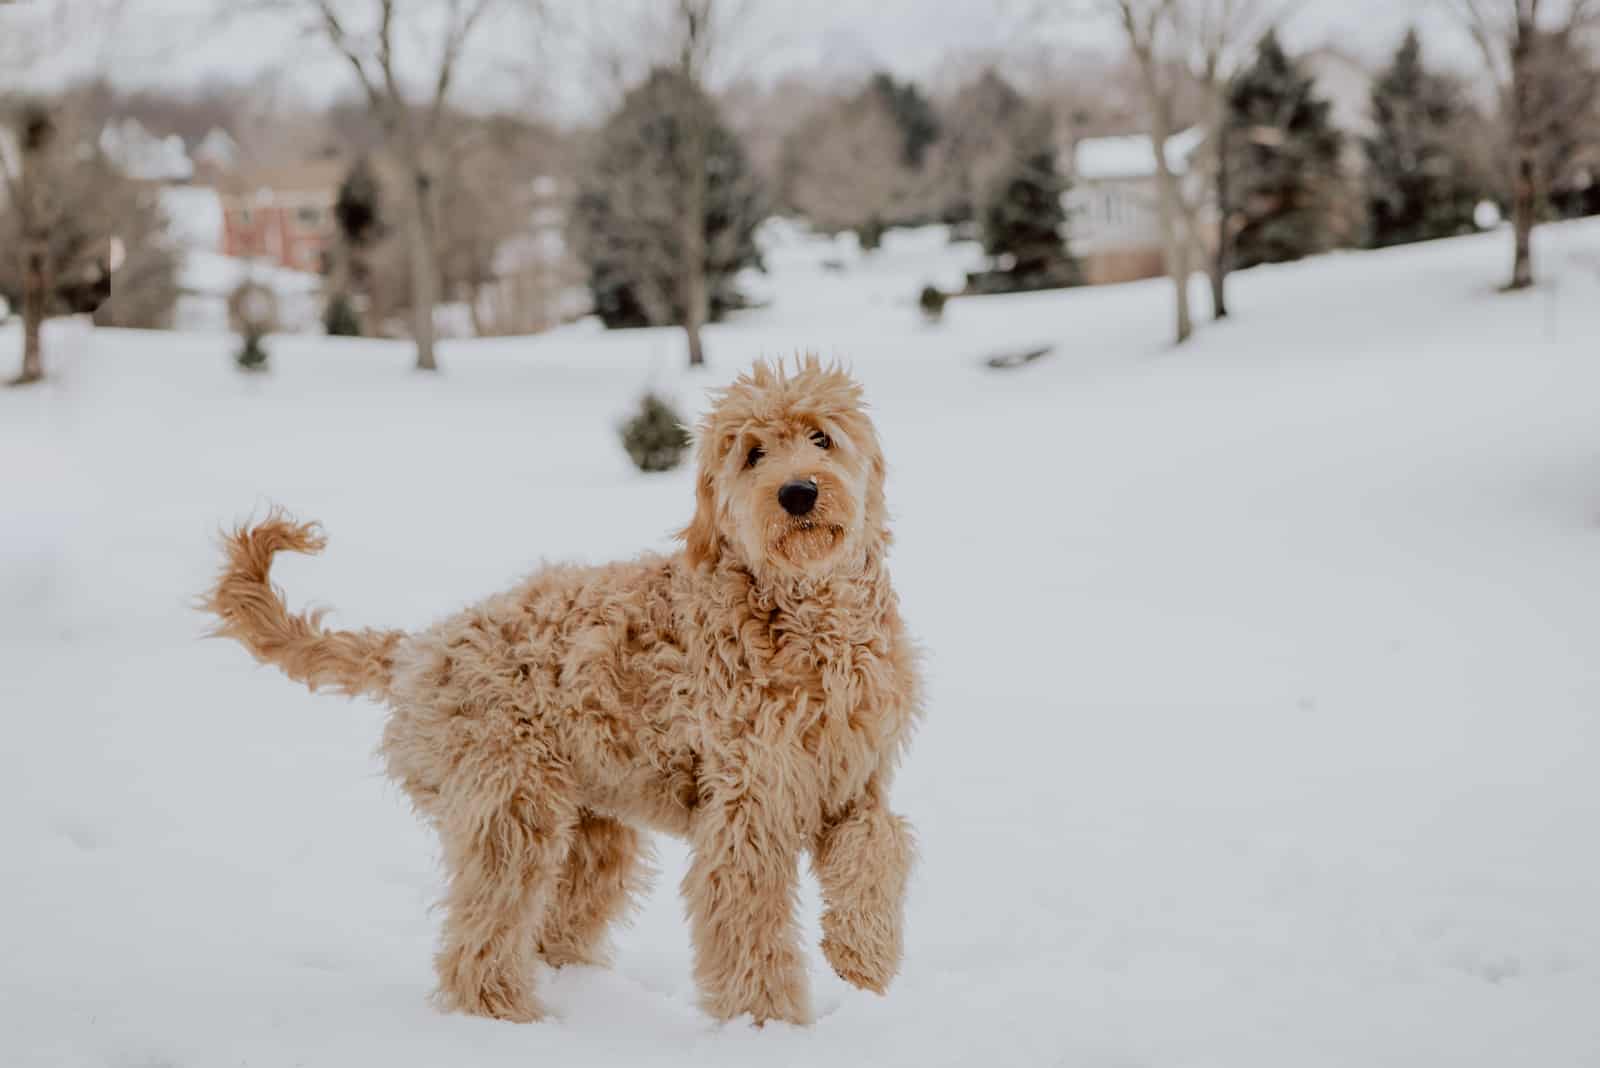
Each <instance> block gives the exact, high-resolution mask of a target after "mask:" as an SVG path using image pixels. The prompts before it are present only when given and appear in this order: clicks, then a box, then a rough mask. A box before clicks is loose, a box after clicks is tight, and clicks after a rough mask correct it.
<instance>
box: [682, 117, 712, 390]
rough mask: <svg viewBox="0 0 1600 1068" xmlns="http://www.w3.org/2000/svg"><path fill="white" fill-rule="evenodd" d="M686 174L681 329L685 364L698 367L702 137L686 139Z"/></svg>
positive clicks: (702, 317) (705, 302)
mask: <svg viewBox="0 0 1600 1068" xmlns="http://www.w3.org/2000/svg"><path fill="white" fill-rule="evenodd" d="M690 121H691V124H692V125H693V126H694V127H695V129H696V132H697V134H703V133H704V128H703V123H702V122H700V121H699V117H698V116H696V117H694V118H693V119H691V120H690ZM687 142H688V143H687V144H686V146H685V147H686V150H687V151H688V153H689V159H688V160H687V161H686V162H687V164H688V167H687V171H688V174H687V178H688V181H687V182H685V189H684V205H683V275H682V277H683V293H682V300H683V332H684V336H685V339H686V340H687V341H688V345H689V366H690V367H701V366H703V365H704V364H705V362H706V354H705V349H704V348H703V347H702V346H701V342H700V332H701V329H702V328H703V327H704V326H705V324H706V320H707V319H708V318H709V317H710V310H711V309H710V307H709V303H710V301H709V297H708V294H707V293H706V184H707V183H706V153H705V138H704V137H703V136H695V137H693V138H689V139H687Z"/></svg>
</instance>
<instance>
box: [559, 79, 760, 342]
mask: <svg viewBox="0 0 1600 1068" xmlns="http://www.w3.org/2000/svg"><path fill="white" fill-rule="evenodd" d="M688 123H696V124H702V125H703V128H704V129H705V130H706V175H707V185H706V211H705V220H706V222H705V266H706V282H707V287H708V289H709V294H710V300H709V303H710V310H711V317H712V319H717V318H719V317H720V316H721V315H722V314H724V313H725V312H727V311H729V310H731V309H733V308H735V307H738V306H739V305H740V304H742V303H743V299H742V297H741V296H740V294H739V292H738V290H737V288H736V287H735V285H734V279H735V276H736V275H737V274H738V272H739V271H741V270H743V269H744V268H746V267H755V268H759V267H760V266H761V255H760V252H759V250H758V249H757V248H756V244H755V229H756V227H757V226H758V225H759V224H760V222H761V220H762V219H763V218H764V217H765V214H766V208H765V203H766V200H765V196H764V194H763V191H762V189H761V187H760V185H759V183H758V182H757V180H756V177H755V174H754V172H753V171H752V169H751V167H750V163H749V160H748V158H747V157H746V155H745V152H744V148H743V146H742V145H741V144H740V143H739V139H738V137H737V136H735V134H734V133H733V131H732V130H730V129H729V128H728V126H727V125H726V124H725V123H724V122H723V121H722V119H721V116H720V114H719V113H718V110H717V106H716V103H715V101H713V100H712V99H711V98H710V97H709V96H707V95H706V94H705V93H703V92H701V91H700V90H699V89H698V88H696V87H695V86H693V85H691V84H689V83H687V82H686V81H685V80H684V78H683V77H682V76H681V75H680V74H678V73H677V72H676V71H674V70H669V69H658V70H656V71H655V72H654V73H652V74H651V75H650V77H649V78H647V79H646V80H645V81H644V83H643V84H642V85H639V86H637V87H636V88H634V89H633V90H631V91H630V92H629V93H628V94H627V96H626V97H624V98H623V102H622V106H621V107H620V108H619V109H618V110H617V112H616V113H615V114H614V115H612V116H611V118H610V119H609V120H607V122H606V124H605V126H604V128H603V129H602V130H601V131H600V133H599V135H598V137H597V139H596V143H595V148H594V151H593V153H592V155H591V158H590V160H589V162H588V165H587V166H586V167H585V168H584V169H583V172H582V176H581V177H580V179H579V185H578V195H577V199H576V203H575V205H574V208H573V213H572V219H571V227H570V234H571V237H572V240H573V245H574V247H575V248H576V249H577V251H578V253H579V254H580V255H581V256H582V258H583V259H584V261H585V262H586V263H588V265H589V286H590V290H591V291H592V293H593V296H594V304H595V312H596V313H597V314H598V315H599V316H600V318H601V321H603V322H604V323H605V324H606V325H607V326H608V327H613V328H617V327H634V326H666V325H670V324H678V323H682V321H683V317H684V306H683V295H682V286H681V285H680V284H679V274H680V271H681V264H680V262H679V261H680V257H679V249H680V247H681V243H680V240H679V233H680V229H681V226H680V209H681V205H682V204H683V202H684V193H685V187H684V186H685V176H684V175H683V174H682V173H680V170H681V168H680V167H679V166H678V165H677V159H676V157H677V156H678V155H679V153H678V152H677V147H678V144H679V139H680V137H681V136H682V131H683V129H684V128H685V125H686V124H688Z"/></svg>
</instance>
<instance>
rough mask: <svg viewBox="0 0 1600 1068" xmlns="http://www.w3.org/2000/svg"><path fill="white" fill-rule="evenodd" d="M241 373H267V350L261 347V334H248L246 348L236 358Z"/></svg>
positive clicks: (245, 337)
mask: <svg viewBox="0 0 1600 1068" xmlns="http://www.w3.org/2000/svg"><path fill="white" fill-rule="evenodd" d="M234 361H235V362H236V363H238V365H239V370H241V371H265V370H266V369H267V350H266V349H265V348H263V347H262V345H261V335H260V334H246V335H245V336H244V348H242V349H240V350H239V354H238V355H237V356H235V357H234Z"/></svg>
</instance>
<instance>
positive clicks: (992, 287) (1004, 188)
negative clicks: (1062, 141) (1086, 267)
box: [974, 117, 1081, 292]
mask: <svg viewBox="0 0 1600 1068" xmlns="http://www.w3.org/2000/svg"><path fill="white" fill-rule="evenodd" d="M1034 125H1035V130H1034V132H1033V133H1032V134H1031V135H1029V136H1028V137H1027V139H1026V140H1025V141H1024V142H1023V143H1021V144H1019V146H1018V151H1017V153H1016V155H1015V157H1014V158H1013V159H1012V161H1011V164H1010V166H1008V167H1007V168H1005V169H1004V170H1003V171H1001V173H1000V174H999V176H998V177H997V178H996V179H995V180H994V181H993V182H992V183H991V184H990V186H989V189H988V191H987V194H986V196H985V197H984V204H983V213H982V220H981V221H982V226H983V248H984V251H985V252H987V253H988V254H989V255H990V256H991V257H993V258H994V267H993V269H992V270H990V271H988V272H986V273H985V274H984V275H981V276H979V278H978V279H975V280H974V281H975V283H977V284H976V286H975V288H979V289H983V290H987V291H990V292H994V291H1001V290H1004V291H1009V292H1019V291H1026V290H1033V289H1054V288H1057V287H1059V286H1069V285H1076V284H1078V282H1080V281H1081V278H1080V275H1079V271H1078V265H1077V263H1076V262H1075V261H1074V260H1073V258H1072V256H1071V254H1070V253H1069V252H1068V250H1067V242H1066V239H1065V238H1064V237H1063V236H1062V234H1063V231H1064V230H1065V229H1066V224H1067V213H1066V208H1065V207H1064V206H1063V204H1062V197H1063V195H1064V194H1065V193H1066V190H1067V183H1066V181H1065V180H1064V179H1063V178H1062V177H1061V174H1060V172H1059V171H1058V170H1057V169H1056V150H1055V145H1054V144H1053V143H1052V141H1051V139H1050V137H1049V136H1048V126H1047V125H1046V123H1045V122H1044V120H1043V118H1042V117H1041V118H1040V119H1039V120H1037V121H1036V123H1035V124H1034Z"/></svg>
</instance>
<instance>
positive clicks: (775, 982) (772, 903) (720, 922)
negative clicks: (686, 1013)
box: [683, 793, 811, 1024]
mask: <svg viewBox="0 0 1600 1068" xmlns="http://www.w3.org/2000/svg"><path fill="white" fill-rule="evenodd" d="M775 815H776V814H775V813H774V812H773V811H772V807H771V806H766V807H763V806H762V805H761V804H760V803H759V801H758V800H755V799H753V798H752V797H750V796H749V795H748V794H740V793H731V794H730V795H729V796H725V797H720V798H715V799H711V800H709V801H708V802H706V803H703V804H702V805H701V807H700V809H699V811H698V812H697V814H696V817H695V826H694V831H693V835H692V838H691V845H692V846H693V849H694V857H693V860H692V861H691V862H690V866H689V873H688V875H686V876H685V877H684V880H683V895H684V899H685V901H686V903H687V905H688V912H689V924H690V931H691V934H692V936H693V940H694V971H695V981H696V982H697V983H698V984H699V987H700V994H701V1003H702V1004H703V1005H704V1007H705V1010H706V1011H707V1012H709V1013H710V1014H711V1015H713V1016H716V1017H718V1018H719V1019H724V1020H726V1019H732V1018H734V1017H736V1016H742V1015H744V1014H746V1013H748V1014H749V1015H750V1016H752V1017H754V1018H755V1021H756V1023H758V1024H759V1023H763V1022H765V1021H767V1020H785V1021H788V1022H790V1023H809V1022H810V1020H811V1007H810V996H809V993H808V991H807V988H806V973H805V958H804V955H803V954H802V952H801V947H800V937H799V931H798V929H797V927H796V925H795V919H794V908H795V892H796V885H797V881H798V874H799V873H798V871H797V868H798V865H799V854H800V849H799V840H798V836H797V835H792V834H789V833H786V832H785V830H784V829H783V827H782V826H779V825H776V821H775V820H774V817H775Z"/></svg>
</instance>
